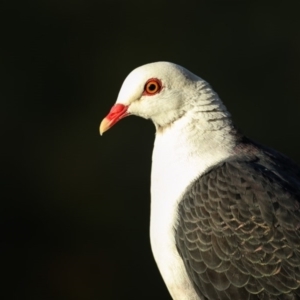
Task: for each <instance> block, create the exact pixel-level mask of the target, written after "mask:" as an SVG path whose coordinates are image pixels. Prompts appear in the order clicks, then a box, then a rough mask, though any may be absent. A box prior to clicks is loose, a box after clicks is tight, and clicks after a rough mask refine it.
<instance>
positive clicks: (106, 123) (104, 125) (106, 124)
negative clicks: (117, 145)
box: [99, 118, 111, 136]
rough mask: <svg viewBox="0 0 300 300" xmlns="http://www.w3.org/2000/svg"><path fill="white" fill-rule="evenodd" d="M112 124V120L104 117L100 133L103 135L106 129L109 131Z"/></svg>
mask: <svg viewBox="0 0 300 300" xmlns="http://www.w3.org/2000/svg"><path fill="white" fill-rule="evenodd" d="M110 124H111V121H109V120H108V119H107V118H104V119H103V120H102V122H101V124H100V126H99V133H100V135H101V136H102V135H103V133H104V132H105V131H107V130H108V129H109V128H110Z"/></svg>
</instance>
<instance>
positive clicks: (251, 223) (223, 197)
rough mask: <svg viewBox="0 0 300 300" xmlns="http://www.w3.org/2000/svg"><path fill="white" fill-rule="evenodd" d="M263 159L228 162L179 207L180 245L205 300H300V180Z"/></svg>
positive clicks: (197, 184) (189, 193)
mask: <svg viewBox="0 0 300 300" xmlns="http://www.w3.org/2000/svg"><path fill="white" fill-rule="evenodd" d="M260 161H261V159H259V158H257V159H256V160H254V161H248V162H245V161H242V160H240V161H238V160H234V161H227V162H224V163H223V164H221V165H219V166H218V167H216V168H214V169H212V170H210V171H209V172H207V173H206V174H205V175H203V176H201V177H200V178H199V179H197V180H196V181H195V182H194V183H193V184H191V186H190V187H189V188H188V190H187V192H186V193H185V195H184V197H183V199H182V201H181V202H180V204H179V210H178V225H177V227H176V232H175V236H176V246H177V249H178V252H179V254H180V256H181V257H182V259H183V261H184V264H185V267H186V270H187V273H188V275H189V277H190V279H191V281H192V282H193V285H194V287H195V289H196V290H197V293H198V295H199V296H200V297H201V299H243V300H246V299H300V288H299V287H300V181H294V182H293V183H292V184H289V182H288V181H286V180H284V179H283V178H282V177H283V176H281V175H280V174H279V173H278V172H279V171H278V170H279V169H278V168H277V170H276V171H271V170H270V169H268V168H266V167H265V166H264V165H263V164H262V163H261V162H260ZM297 186H298V189H297V188H296V187H297ZM283 294H284V296H281V297H279V298H277V297H278V295H283Z"/></svg>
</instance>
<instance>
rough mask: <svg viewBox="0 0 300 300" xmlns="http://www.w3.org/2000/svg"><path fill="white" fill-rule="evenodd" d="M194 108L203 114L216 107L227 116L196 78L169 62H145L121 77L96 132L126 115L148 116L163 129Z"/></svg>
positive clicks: (210, 93)
mask: <svg viewBox="0 0 300 300" xmlns="http://www.w3.org/2000/svg"><path fill="white" fill-rule="evenodd" d="M194 107H199V109H198V111H199V112H200V111H201V112H202V113H203V114H204V113H205V112H211V111H213V110H215V111H216V110H217V111H218V112H219V113H220V112H221V111H222V112H223V115H226V116H229V114H228V113H227V111H226V108H225V107H224V106H223V104H222V102H221V101H220V100H219V98H218V96H217V94H215V93H214V92H213V91H212V90H211V88H210V86H209V85H208V83H207V82H205V81H204V80H203V79H201V78H200V77H198V76H196V75H194V74H193V73H191V72H189V71H188V70H186V69H185V68H183V67H181V66H179V65H176V64H173V63H170V62H155V63H151V64H146V65H143V66H141V67H138V68H136V69H135V70H133V71H132V72H131V73H130V74H129V75H128V76H127V78H126V79H125V81H124V83H123V85H122V87H121V90H120V92H119V96H118V99H117V101H116V104H115V105H114V106H113V107H112V109H111V111H110V113H109V114H108V115H107V117H106V118H105V119H104V120H103V121H102V123H101V125H100V134H102V133H103V132H105V131H106V130H108V129H109V128H110V127H112V126H113V125H114V124H115V123H116V122H117V121H119V120H120V119H122V118H124V117H126V116H128V115H136V116H140V117H143V118H145V119H151V120H152V121H153V123H154V124H155V126H156V128H158V129H159V128H164V127H167V126H169V125H171V124H172V123H173V122H175V121H176V120H178V119H180V118H181V117H182V116H183V115H184V114H185V113H186V112H188V111H190V110H191V109H192V108H194ZM201 107H202V108H201ZM203 117H204V118H205V116H203Z"/></svg>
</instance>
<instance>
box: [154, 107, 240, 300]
mask: <svg viewBox="0 0 300 300" xmlns="http://www.w3.org/2000/svg"><path fill="white" fill-rule="evenodd" d="M207 110H210V112H207V113H206V115H205V114H203V111H201V112H199V108H198V107H197V106H195V108H194V109H190V110H188V111H187V113H186V114H185V115H184V116H183V117H181V118H180V119H179V120H177V121H176V122H174V123H173V124H172V126H169V127H168V128H166V129H165V130H164V131H161V132H157V134H156V139H155V144H154V150H153V157H152V160H153V161H152V175H151V224H150V236H151V246H152V250H153V254H154V257H155V260H156V262H157V265H158V267H159V269H160V272H161V274H162V276H163V278H164V281H165V282H166V284H167V286H168V289H169V291H170V293H171V294H172V295H173V298H174V299H198V297H197V295H196V294H195V292H194V289H192V288H191V285H190V281H189V280H188V276H187V274H186V271H185V268H184V265H183V263H182V260H181V259H180V258H179V255H178V252H177V250H176V245H175V239H174V228H176V223H177V211H178V210H177V207H178V202H179V201H180V199H181V196H182V195H183V194H184V192H185V190H186V188H187V187H188V186H189V185H190V184H191V183H192V182H193V181H194V180H195V179H197V178H198V177H199V176H201V174H203V173H204V172H206V171H207V170H208V169H210V168H211V167H212V166H214V165H215V164H218V163H219V162H221V161H223V160H224V159H226V158H228V157H229V156H231V154H232V153H233V147H234V145H235V140H236V137H235V133H234V128H233V126H232V124H231V120H230V119H229V115H227V114H226V113H224V111H222V110H221V111H218V109H216V108H212V109H210V108H207ZM205 118H206V119H205ZM178 288H179V289H180V290H178ZM175 294H177V296H178V295H179V297H177V298H175V296H174V295H175Z"/></svg>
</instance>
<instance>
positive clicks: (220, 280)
mask: <svg viewBox="0 0 300 300" xmlns="http://www.w3.org/2000/svg"><path fill="white" fill-rule="evenodd" d="M130 115H135V116H139V117H142V118H144V119H150V120H151V121H152V122H153V123H154V125H155V129H156V132H155V141H154V148H153V154H152V167H151V211H150V241H151V248H152V252H153V255H154V259H155V261H156V264H157V266H158V269H159V271H160V273H161V275H162V278H163V280H164V282H165V284H166V286H167V288H168V290H169V293H170V295H171V297H172V298H173V299H174V300H199V299H201V300H212V299H214V300H216V299H222V300H223V299H243V300H246V299H251V300H252V299H264V300H265V299H272V300H273V299H281V300H290V299H300V168H299V166H298V164H297V163H296V162H294V161H292V160H291V159H290V158H289V157H287V156H285V155H284V154H281V153H280V152H278V151H276V150H273V149H271V148H268V147H266V146H263V145H261V144H259V143H257V142H255V141H253V140H251V139H250V138H248V137H246V136H245V135H244V134H243V133H241V131H240V130H239V129H237V127H236V126H235V124H234V123H233V121H232V118H231V115H230V113H229V112H228V110H227V108H226V107H225V105H224V104H223V102H222V101H221V99H220V97H219V96H218V94H217V93H216V92H215V91H214V90H213V89H212V87H211V86H210V85H209V83H207V82H206V81H205V80H203V79H202V78H200V77H199V76H197V75H195V74H193V73H192V72H190V71H188V70H187V69H185V68H184V67H182V66H180V65H177V64H174V63H171V62H163V61H161V62H154V63H149V64H146V65H143V66H140V67H138V68H136V69H134V70H133V71H132V72H131V73H129V75H128V76H127V77H126V79H125V81H124V82H123V85H122V87H121V89H120V91H119V94H118V97H117V101H116V103H115V104H114V105H113V106H112V108H111V110H110V112H109V113H108V114H107V116H106V117H105V118H104V119H103V120H102V122H101V124H100V127H99V130H100V134H101V135H102V134H103V133H104V132H105V131H107V130H108V129H110V128H111V127H112V126H114V125H115V124H116V123H117V122H118V121H120V120H121V119H123V118H125V117H127V116H130Z"/></svg>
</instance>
